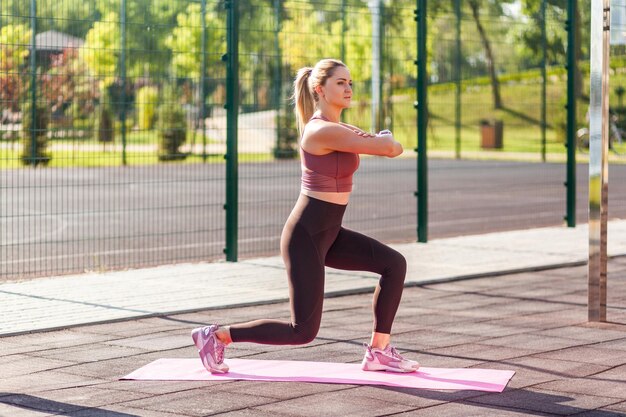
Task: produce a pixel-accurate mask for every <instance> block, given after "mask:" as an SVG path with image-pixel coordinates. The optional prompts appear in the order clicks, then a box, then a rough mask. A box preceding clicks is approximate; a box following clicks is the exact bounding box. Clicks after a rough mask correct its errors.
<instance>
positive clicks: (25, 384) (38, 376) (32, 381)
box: [0, 371, 103, 416]
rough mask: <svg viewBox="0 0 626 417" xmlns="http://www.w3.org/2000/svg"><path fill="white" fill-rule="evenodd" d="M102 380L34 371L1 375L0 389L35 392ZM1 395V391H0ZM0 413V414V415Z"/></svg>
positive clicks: (54, 372) (57, 372)
mask: <svg viewBox="0 0 626 417" xmlns="http://www.w3.org/2000/svg"><path fill="white" fill-rule="evenodd" d="M99 382H103V380H99V379H97V378H91V377H83V376H78V375H69V374H66V373H63V372H59V371H45V372H36V373H32V374H27V375H16V376H12V377H3V378H2V385H1V387H2V388H1V389H2V390H4V391H6V392H13V393H22V394H24V393H36V392H38V391H45V390H51V389H61V388H67V387H78V386H83V385H94V384H97V383H99ZM0 395H2V393H0ZM1 415H2V414H0V416H1Z"/></svg>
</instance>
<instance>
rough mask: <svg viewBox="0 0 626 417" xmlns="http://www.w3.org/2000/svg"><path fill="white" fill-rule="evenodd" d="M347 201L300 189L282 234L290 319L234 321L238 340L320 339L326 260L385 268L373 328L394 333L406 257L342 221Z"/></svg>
mask: <svg viewBox="0 0 626 417" xmlns="http://www.w3.org/2000/svg"><path fill="white" fill-rule="evenodd" d="M345 210H346V206H344V205H340V204H333V203H328V202H325V201H322V200H317V199H315V198H311V197H308V196H306V195H304V194H301V195H300V198H299V199H298V202H297V203H296V206H295V207H294V209H293V211H292V212H291V215H290V216H289V219H288V220H287V223H286V224H285V227H284V229H283V233H282V236H281V242H280V249H281V253H282V256H283V260H284V262H285V266H286V267H287V275H288V276H289V298H290V301H291V322H285V321H279V320H255V321H252V322H248V323H242V324H237V325H232V326H230V335H231V338H232V340H233V342H254V343H264V344H270V345H299V344H304V343H308V342H310V341H312V340H313V339H315V336H316V335H317V332H318V330H319V327H320V322H321V318H322V305H323V302H324V265H326V266H329V267H332V268H337V269H344V270H351V271H370V272H374V273H377V274H380V275H381V277H380V281H379V285H378V286H377V288H376V292H375V293H374V302H373V310H374V331H376V332H380V333H387V334H389V333H391V325H392V323H393V319H394V317H395V315H396V311H397V310H398V305H399V304H400V298H401V297H402V290H403V288H404V277H405V275H406V260H405V259H404V257H403V256H402V255H401V254H400V253H399V252H397V251H395V250H393V249H391V248H389V247H388V246H385V245H383V244H382V243H380V242H378V241H377V240H374V239H372V238H369V237H367V236H365V235H362V234H360V233H356V232H353V231H351V230H347V229H344V228H343V227H341V220H342V218H343V214H344V212H345Z"/></svg>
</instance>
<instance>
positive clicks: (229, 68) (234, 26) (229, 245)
mask: <svg viewBox="0 0 626 417" xmlns="http://www.w3.org/2000/svg"><path fill="white" fill-rule="evenodd" d="M238 5H239V2H238V1H237V0H226V2H225V7H226V9H227V22H226V44H227V52H226V55H224V56H223V57H222V59H223V60H224V61H226V105H225V106H224V107H225V108H226V155H224V158H225V159H226V204H225V205H224V208H225V209H226V248H224V252H225V253H226V260H227V261H229V262H237V235H238V228H239V217H238V211H239V201H238V192H239V173H238V171H237V168H238V164H239V161H238V151H237V128H238V127H237V118H238V113H239V6H238Z"/></svg>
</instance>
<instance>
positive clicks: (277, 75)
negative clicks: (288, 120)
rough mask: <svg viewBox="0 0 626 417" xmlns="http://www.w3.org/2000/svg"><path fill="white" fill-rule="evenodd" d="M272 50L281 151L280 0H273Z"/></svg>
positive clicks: (278, 142) (277, 135)
mask: <svg viewBox="0 0 626 417" xmlns="http://www.w3.org/2000/svg"><path fill="white" fill-rule="evenodd" d="M274 17H275V19H276V20H275V22H274V51H275V53H276V60H275V68H276V69H275V73H274V105H275V106H276V117H275V124H276V152H280V151H281V147H280V139H281V136H282V134H283V130H282V124H283V123H282V120H281V112H280V111H281V109H282V96H283V77H282V68H283V58H282V52H281V50H280V39H279V35H280V30H281V16H280V0H274Z"/></svg>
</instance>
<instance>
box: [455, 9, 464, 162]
mask: <svg viewBox="0 0 626 417" xmlns="http://www.w3.org/2000/svg"><path fill="white" fill-rule="evenodd" d="M454 12H455V14H456V65H455V71H456V77H455V78H456V96H455V111H454V119H455V132H456V134H455V152H454V154H455V156H456V159H461V65H462V61H461V59H462V56H461V19H462V17H463V15H462V12H461V0H454Z"/></svg>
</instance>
